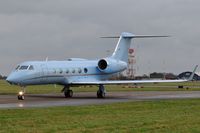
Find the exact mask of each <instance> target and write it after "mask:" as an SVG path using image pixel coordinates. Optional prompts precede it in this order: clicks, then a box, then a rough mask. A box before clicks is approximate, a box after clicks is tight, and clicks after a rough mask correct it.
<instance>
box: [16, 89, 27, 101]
mask: <svg viewBox="0 0 200 133" xmlns="http://www.w3.org/2000/svg"><path fill="white" fill-rule="evenodd" d="M24 94H25V88H24V87H23V90H21V91H20V92H19V93H18V95H17V98H18V100H24V99H25V97H24Z"/></svg>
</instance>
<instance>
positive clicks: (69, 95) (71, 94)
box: [64, 90, 73, 98]
mask: <svg viewBox="0 0 200 133" xmlns="http://www.w3.org/2000/svg"><path fill="white" fill-rule="evenodd" d="M64 95H65V97H66V98H68V97H72V96H73V91H72V90H67V91H64Z"/></svg>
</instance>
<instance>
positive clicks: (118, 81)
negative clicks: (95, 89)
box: [72, 79, 189, 85]
mask: <svg viewBox="0 0 200 133" xmlns="http://www.w3.org/2000/svg"><path fill="white" fill-rule="evenodd" d="M187 81H189V80H187V79H180V80H105V81H85V82H79V81H75V82H72V84H80V85H99V84H105V85H111V84H141V83H179V82H187Z"/></svg>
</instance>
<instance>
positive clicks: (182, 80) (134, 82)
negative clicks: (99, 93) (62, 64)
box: [71, 65, 198, 85]
mask: <svg viewBox="0 0 200 133" xmlns="http://www.w3.org/2000/svg"><path fill="white" fill-rule="evenodd" d="M197 67H198V65H196V66H195V68H194V70H193V72H192V74H191V75H190V77H189V78H188V79H177V80H105V81H98V80H97V81H80V82H79V81H74V82H72V83H71V84H77V85H100V84H105V85H111V84H140V83H180V82H187V81H192V80H193V77H194V74H195V72H196V69H197Z"/></svg>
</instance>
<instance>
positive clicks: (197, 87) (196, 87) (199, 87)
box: [0, 80, 200, 95]
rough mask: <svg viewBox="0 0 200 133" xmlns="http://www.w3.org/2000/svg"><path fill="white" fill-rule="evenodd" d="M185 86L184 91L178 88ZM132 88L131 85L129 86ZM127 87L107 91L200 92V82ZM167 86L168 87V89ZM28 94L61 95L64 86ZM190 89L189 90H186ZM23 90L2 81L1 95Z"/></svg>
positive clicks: (83, 89)
mask: <svg viewBox="0 0 200 133" xmlns="http://www.w3.org/2000/svg"><path fill="white" fill-rule="evenodd" d="M178 85H183V86H184V88H183V89H179V88H178V87H177V86H178ZM129 86H130V85H129ZM129 86H127V85H107V86H105V87H106V90H107V91H108V92H109V91H191V90H192V91H200V82H185V83H159V84H140V85H139V86H142V87H143V88H134V87H129ZM166 86H167V87H166ZM26 88H27V89H26V93H29V94H44V93H60V92H61V90H62V88H63V86H59V85H57V86H56V87H55V86H54V85H37V86H28V87H26ZM186 88H189V89H186ZM20 89H21V88H20V87H19V86H15V85H10V84H8V83H7V82H6V81H4V80H0V94H1V95H2V94H17V93H18V91H19V90H20ZM97 89H98V87H97V86H86V87H85V86H81V87H72V90H73V91H74V92H95V91H97Z"/></svg>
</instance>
